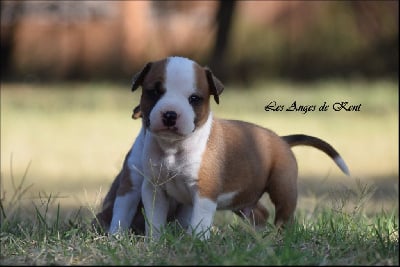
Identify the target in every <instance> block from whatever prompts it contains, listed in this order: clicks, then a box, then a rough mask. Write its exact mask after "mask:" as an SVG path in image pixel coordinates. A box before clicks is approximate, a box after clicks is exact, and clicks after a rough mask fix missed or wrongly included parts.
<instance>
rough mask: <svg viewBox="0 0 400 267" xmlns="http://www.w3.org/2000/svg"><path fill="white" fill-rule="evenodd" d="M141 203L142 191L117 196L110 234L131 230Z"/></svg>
mask: <svg viewBox="0 0 400 267" xmlns="http://www.w3.org/2000/svg"><path fill="white" fill-rule="evenodd" d="M139 201H140V191H129V192H128V193H126V194H125V195H123V196H117V197H116V198H115V202H114V209H113V217H112V220H111V224H110V229H109V232H110V233H111V234H116V233H118V232H119V231H124V230H126V229H128V228H129V226H130V224H131V222H132V219H133V216H135V212H136V209H137V205H138V204H139Z"/></svg>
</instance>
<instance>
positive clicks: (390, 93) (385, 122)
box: [0, 81, 399, 265]
mask: <svg viewBox="0 0 400 267" xmlns="http://www.w3.org/2000/svg"><path fill="white" fill-rule="evenodd" d="M253 87H254V88H252V90H247V91H246V90H245V91H243V90H242V91H240V90H235V88H234V87H232V86H228V87H227V88H226V89H225V92H224V93H223V95H222V96H221V99H220V105H216V104H213V105H212V108H213V112H214V114H216V115H217V116H220V117H226V118H237V119H243V120H247V121H251V122H254V123H257V124H260V125H262V126H265V127H268V128H271V129H273V130H275V131H276V132H277V133H279V134H281V135H285V134H290V133H306V134H311V135H315V136H318V137H321V138H323V139H325V140H327V141H328V142H330V143H331V144H332V145H334V146H335V147H336V148H337V149H338V151H339V152H340V153H341V154H342V156H343V157H344V159H345V160H346V162H347V163H348V165H349V167H350V171H351V172H352V177H351V178H349V177H345V176H344V175H343V174H341V173H340V171H339V170H337V167H336V166H335V165H334V164H333V163H332V161H331V160H330V159H329V158H327V157H326V156H325V155H323V154H321V153H320V152H318V151H316V150H313V149H310V148H295V149H294V152H295V154H296V157H297V160H298V163H299V169H300V174H299V176H300V177H299V182H298V183H299V201H298V209H297V211H296V222H295V224H294V225H293V226H292V227H289V228H288V229H285V230H284V231H283V232H277V231H276V230H275V229H274V227H273V226H272V225H271V226H269V227H267V228H265V229H263V230H261V231H255V230H254V229H253V228H252V227H251V225H249V224H248V223H244V222H242V221H241V220H239V219H238V218H237V217H236V216H234V215H232V214H231V213H230V212H219V213H218V214H217V216H216V219H215V228H214V229H213V234H212V235H211V238H210V240H208V241H207V242H199V241H198V240H195V239H192V238H191V237H189V236H186V235H184V234H183V233H182V232H180V231H179V230H177V229H175V228H174V227H172V226H171V227H169V228H168V229H167V231H166V232H165V234H164V235H163V236H162V238H161V241H160V242H157V243H155V242H151V241H149V240H146V239H145V238H143V237H140V236H132V235H122V236H120V237H119V238H114V237H108V236H105V235H102V234H100V233H96V232H94V231H92V229H89V228H88V226H87V224H88V222H89V221H90V220H91V219H92V217H93V213H94V212H95V211H96V210H97V209H98V208H99V206H100V201H101V199H102V197H104V195H105V193H106V190H107V189H108V187H109V185H110V184H111V181H112V179H113V178H114V177H115V175H116V173H117V172H118V170H119V168H120V166H121V164H122V161H123V158H124V156H125V153H126V152H127V150H128V149H129V147H130V146H131V145H132V142H133V140H134V137H135V136H136V134H137V132H138V130H139V127H140V122H139V121H132V119H131V118H130V115H131V110H132V109H133V108H134V107H135V105H136V104H137V103H138V98H139V93H135V94H133V93H130V91H129V85H126V86H121V85H114V84H68V83H67V84H61V85H60V84H46V85H40V84H36V85H31V84H2V85H1V129H0V130H1V212H2V214H1V233H0V240H1V252H0V253H1V254H0V255H1V257H0V264H2V265H8V264H11V265H16V264H26V265H32V264H37V265H49V264H62V265H64V264H78V265H81V264H82V265H93V264H103V265H111V264H117V265H120V264H144V265H151V264H157V265H158V264H160V265H161V264H176V265H181V264H188V265H197V264H199V265H200V264H202V265H203V264H221V265H231V264H235V265H239V264H243V265H244V264H246V265H248V264H256V265H260V264H267V265H272V264H273V265H275V264H277V265H286V264H293V265H298V264H300V265H306V264H310V265H333V264H335V265H336V264H337V265H339V264H346V265H354V264H360V265H364V264H365V265H366V264H368V265H369V264H372V265H375V264H377V265H381V264H387V265H398V263H399V260H398V150H397V147H398V100H397V99H398V91H397V89H398V88H397V83H394V82H390V81H374V82H370V81H350V82H346V81H321V82H317V83H315V84H303V85H302V84H291V83H287V82H286V83H284V82H270V83H262V84H256V85H254V86H253ZM272 100H275V101H277V102H278V103H279V104H283V105H285V106H288V105H290V104H291V103H292V102H293V101H294V100H296V101H297V103H302V104H303V103H304V105H306V104H309V105H312V104H315V105H318V104H320V103H321V104H322V103H323V102H324V101H326V102H328V104H329V103H330V104H331V103H332V102H336V101H349V102H351V103H354V104H360V103H361V104H362V108H361V111H360V112H344V111H340V112H335V111H333V110H331V109H330V110H328V111H326V112H309V113H307V114H301V113H297V112H287V111H283V112H265V111H264V106H265V105H266V104H267V103H268V102H269V101H272ZM264 198H265V199H264V201H265V202H266V204H267V206H269V207H270V208H271V205H270V203H269V200H268V198H266V197H264ZM227 222H228V223H227Z"/></svg>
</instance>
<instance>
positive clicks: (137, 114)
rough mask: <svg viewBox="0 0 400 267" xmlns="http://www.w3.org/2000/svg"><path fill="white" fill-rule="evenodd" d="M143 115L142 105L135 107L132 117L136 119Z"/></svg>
mask: <svg viewBox="0 0 400 267" xmlns="http://www.w3.org/2000/svg"><path fill="white" fill-rule="evenodd" d="M140 117H142V111H141V110H140V105H139V106H137V107H135V108H134V109H133V114H132V119H134V120H136V119H139V118H140Z"/></svg>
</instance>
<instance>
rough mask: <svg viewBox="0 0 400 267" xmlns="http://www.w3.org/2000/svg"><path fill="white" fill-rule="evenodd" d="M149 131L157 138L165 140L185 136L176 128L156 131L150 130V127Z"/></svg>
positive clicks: (164, 128)
mask: <svg viewBox="0 0 400 267" xmlns="http://www.w3.org/2000/svg"><path fill="white" fill-rule="evenodd" d="M150 131H151V132H152V133H153V134H155V135H157V136H160V137H165V138H172V139H181V138H184V137H185V135H184V134H183V133H181V132H180V131H179V128H178V127H176V126H171V127H162V128H158V129H151V127H150Z"/></svg>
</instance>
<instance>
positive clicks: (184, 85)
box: [149, 57, 196, 135]
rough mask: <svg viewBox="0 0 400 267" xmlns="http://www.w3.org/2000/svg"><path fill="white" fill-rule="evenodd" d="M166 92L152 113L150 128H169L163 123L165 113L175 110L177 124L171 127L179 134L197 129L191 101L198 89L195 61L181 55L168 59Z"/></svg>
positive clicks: (156, 129) (159, 129) (158, 129)
mask: <svg viewBox="0 0 400 267" xmlns="http://www.w3.org/2000/svg"><path fill="white" fill-rule="evenodd" d="M164 87H165V90H166V91H165V93H164V95H163V96H162V97H161V98H160V100H159V101H158V102H157V104H156V105H155V106H154V108H153V109H152V111H151V113H150V116H149V118H150V122H151V123H150V130H151V131H152V132H155V133H157V132H159V131H163V130H167V129H168V127H166V126H165V125H164V124H163V114H164V113H165V112H167V111H174V112H176V114H177V120H176V124H175V125H174V126H172V127H170V129H171V128H173V130H174V131H175V132H176V133H178V134H179V135H188V134H190V133H192V132H193V130H194V129H195V124H194V119H195V112H194V110H193V107H192V106H191V105H190V103H189V100H188V99H189V97H190V96H191V95H192V94H193V93H195V91H196V75H195V71H194V62H193V61H191V60H189V59H186V58H181V57H172V58H170V59H169V60H168V62H167V65H166V72H165V84H164Z"/></svg>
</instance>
